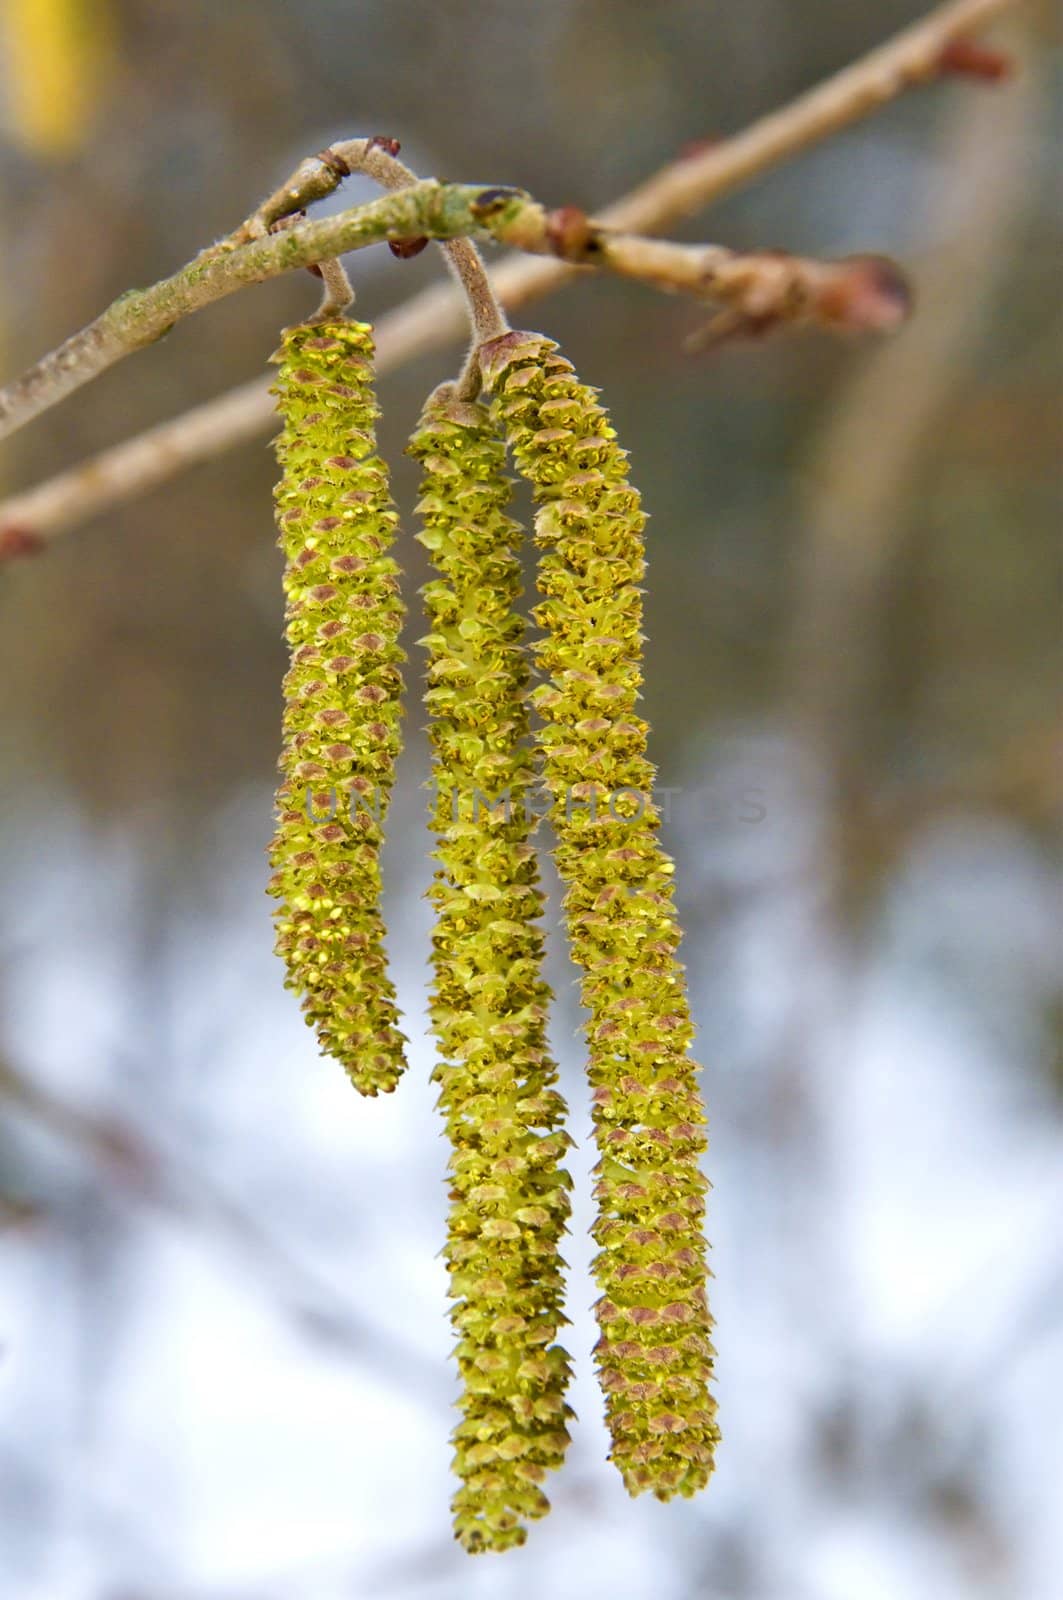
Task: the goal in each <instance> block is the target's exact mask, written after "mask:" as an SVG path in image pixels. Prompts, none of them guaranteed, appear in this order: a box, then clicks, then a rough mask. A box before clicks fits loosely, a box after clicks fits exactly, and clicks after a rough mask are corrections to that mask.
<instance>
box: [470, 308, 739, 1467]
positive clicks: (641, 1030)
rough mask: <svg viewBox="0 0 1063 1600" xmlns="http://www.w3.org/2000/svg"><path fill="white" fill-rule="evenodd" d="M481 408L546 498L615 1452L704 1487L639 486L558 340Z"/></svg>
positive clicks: (605, 1374)
mask: <svg viewBox="0 0 1063 1600" xmlns="http://www.w3.org/2000/svg"><path fill="white" fill-rule="evenodd" d="M481 368H482V371H483V376H484V383H485V386H486V388H487V389H488V390H489V391H490V392H491V393H492V395H493V400H492V413H493V416H494V418H495V423H496V426H497V427H498V429H499V430H500V431H501V432H503V433H504V434H505V436H506V438H507V440H508V443H509V447H510V449H511V451H512V453H513V457H514V459H515V461H516V464H517V467H518V468H519V470H520V472H521V473H522V474H523V476H524V477H526V478H527V479H528V480H529V481H530V482H531V484H532V485H533V486H534V492H535V499H536V501H537V504H538V506H539V510H538V513H537V516H536V522H535V527H536V542H537V544H538V547H539V550H540V552H541V556H540V566H539V591H540V595H541V596H542V599H541V603H540V604H539V605H538V607H537V608H536V610H535V613H534V615H535V619H536V621H537V623H538V624H539V625H540V627H541V628H542V630H543V637H542V639H541V641H540V642H539V643H538V644H537V646H536V649H537V655H538V663H539V667H540V669H541V672H542V674H543V677H544V679H545V681H544V683H543V684H542V685H541V686H540V687H539V688H538V689H537V690H536V691H535V693H534V696H533V699H534V702H535V705H536V707H537V708H538V711H539V713H540V714H541V719H542V728H541V735H540V740H541V749H542V760H543V778H544V783H545V786H546V788H547V790H548V792H549V795H550V804H551V810H550V816H551V821H552V824H553V828H554V832H555V835H556V839H557V865H558V870H559V872H560V875H561V878H562V880H563V882H564V884H565V886H566V894H565V899H564V910H565V917H566V923H567V928H568V933H569V939H570V943H571V948H572V952H573V956H574V958H575V960H576V963H577V965H578V967H579V968H580V970H581V974H582V978H581V994H582V999H583V1003H584V1006H585V1007H586V1009H587V1011H588V1013H589V1017H588V1021H587V1024H586V1031H587V1043H588V1057H589V1061H588V1071H589V1076H590V1082H591V1089H592V1103H593V1116H594V1123H595V1134H596V1139H597V1144H598V1149H599V1155H600V1159H599V1161H598V1164H597V1166H596V1168H595V1175H596V1179H597V1182H596V1187H595V1195H596V1198H597V1202H598V1215H597V1221H596V1223H595V1225H594V1228H593V1234H594V1238H595V1241H596V1243H597V1244H598V1246H599V1251H598V1254H597V1256H596V1258H595V1263H594V1270H595V1274H596V1278H597V1282H598V1286H599V1288H600V1290H601V1296H600V1298H599V1300H598V1301H597V1304H596V1307H595V1310H596V1315H597V1319H598V1323H599V1329H600V1338H599V1340H598V1343H597V1346H596V1352H595V1353H596V1359H597V1363H598V1369H599V1377H600V1382H601V1386H602V1389H603V1392H604V1395H605V1403H606V1420H607V1423H608V1426H609V1430H610V1434H611V1438H612V1449H611V1459H612V1460H613V1461H614V1462H615V1464H616V1466H617V1467H618V1469H619V1470H620V1472H621V1474H622V1476H623V1480H624V1483H625V1485H626V1487H627V1489H628V1490H629V1492H630V1493H632V1494H637V1493H640V1492H641V1491H643V1490H646V1489H649V1490H652V1491H653V1493H654V1494H656V1495H657V1496H658V1498H660V1499H668V1498H670V1497H671V1496H672V1495H674V1494H683V1495H689V1494H693V1493H694V1492H695V1491H696V1490H698V1489H700V1488H701V1487H703V1486H704V1484H705V1483H706V1481H707V1480H708V1477H709V1474H710V1472H711V1470H712V1466H713V1452H714V1446H715V1443H716V1440H717V1438H718V1428H717V1425H716V1406H715V1401H714V1399H713V1397H712V1395H711V1393H710V1390H709V1383H710V1379H711V1375H712V1368H713V1354H714V1352H713V1349H712V1345H711V1343H710V1333H711V1318H710V1316H709V1313H708V1309H707V1304H706V1280H707V1277H708V1266H707V1261H706V1246H705V1241H704V1236H703V1217H704V1196H705V1191H706V1188H707V1180H706V1179H705V1178H704V1176H703V1175H702V1172H701V1167H700V1157H701V1155H702V1152H703V1150H704V1148H705V1136H704V1123H705V1120H706V1119H705V1112H704V1109H703V1106H702V1101H701V1097H700V1094H699V1090H698V1084H697V1077H696V1068H695V1065H694V1063H693V1062H692V1061H691V1059H690V1057H689V1055H688V1050H689V1046H690V1044H691V1041H692V1037H693V1028H692V1025H691V1020H690V1011H689V1005H688V1001H687V994H686V986H685V978H684V974H683V970H682V967H681V966H680V964H679V961H678V959H677V954H676V951H677V946H678V944H679V938H680V934H679V928H678V926H677V922H676V917H675V910H674V906H673V864H672V862H671V860H670V858H669V857H668V856H667V855H666V853H665V852H664V850H663V849H662V848H661V845H660V842H659V839H658V836H657V832H658V826H659V817H658V813H657V811H656V809H655V807H654V804H653V800H652V784H653V777H654V769H653V767H652V765H651V764H650V762H649V760H648V758H647V755H646V734H647V727H646V723H645V722H644V721H643V720H642V718H641V717H639V716H638V714H637V709H636V706H637V700H638V695H639V688H640V685H641V681H642V675H641V655H642V644H643V634H642V594H641V590H640V588H639V584H640V582H641V579H642V577H643V574H644V571H645V552H644V543H643V537H642V533H643V526H644V522H645V518H644V515H643V513H642V510H641V505H640V501H639V496H638V494H637V492H636V491H635V489H633V488H632V486H631V485H630V483H629V482H628V472H627V458H626V456H625V453H624V452H623V451H622V450H621V449H620V448H619V446H618V445H617V443H616V436H615V433H614V431H613V429H612V427H611V426H610V424H609V420H608V417H607V416H606V414H605V412H604V411H603V409H602V407H601V406H600V405H599V404H598V403H597V400H596V396H595V391H594V390H592V389H589V388H587V387H586V386H585V385H583V384H581V383H580V382H579V381H578V379H577V378H576V377H575V374H574V373H573V370H572V367H571V366H570V364H569V363H568V362H567V361H566V360H565V359H564V358H563V357H562V356H560V355H559V354H558V353H557V346H556V345H555V344H554V343H553V342H552V341H551V340H548V339H544V338H542V337H540V336H539V335H536V334H522V333H511V334H506V335H503V336H502V337H501V338H499V339H495V340H492V341H490V342H489V343H488V344H486V345H485V346H484V347H483V350H482V355H481Z"/></svg>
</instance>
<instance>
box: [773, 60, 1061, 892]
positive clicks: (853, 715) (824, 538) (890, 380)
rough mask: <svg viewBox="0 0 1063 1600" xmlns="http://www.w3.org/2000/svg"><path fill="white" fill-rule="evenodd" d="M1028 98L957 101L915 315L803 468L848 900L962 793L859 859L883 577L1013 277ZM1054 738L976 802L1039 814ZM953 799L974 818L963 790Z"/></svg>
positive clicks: (801, 676) (896, 818)
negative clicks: (1003, 288)
mask: <svg viewBox="0 0 1063 1600" xmlns="http://www.w3.org/2000/svg"><path fill="white" fill-rule="evenodd" d="M1015 44H1016V47H1017V48H1018V47H1019V46H1020V45H1021V41H1019V40H1016V41H1015ZM1037 89H1038V74H1037V66H1036V62H1035V61H1033V60H1030V61H1028V62H1025V63H1024V71H1023V72H1022V74H1021V81H1020V82H1019V83H1017V84H1015V85H1013V87H1012V88H1011V89H1010V91H1009V93H1008V94H1007V95H1005V96H1003V97H1001V98H997V97H993V99H992V100H985V99H983V98H981V97H974V98H971V99H965V100H963V101H962V102H961V103H960V105H959V106H958V107H957V110H956V112H955V115H954V117H953V118H952V120H951V122H950V124H949V125H948V126H947V128H946V130H945V133H944V137H943V139H942V145H941V149H940V153H939V159H938V160H937V162H936V163H934V164H933V166H931V167H929V168H928V171H929V180H928V185H927V189H926V192H925V194H924V196H923V199H922V210H923V213H924V218H925V221H924V226H923V233H924V236H926V237H928V238H931V239H935V240H936V241H937V243H936V244H935V245H934V247H933V248H932V250H931V252H930V254H929V255H928V257H927V258H926V260H925V261H923V262H921V263H920V265H919V269H918V278H919V316H918V317H917V318H916V319H915V321H914V323H913V325H912V326H911V327H910V328H909V329H908V331H907V333H906V334H905V335H904V336H903V337H902V338H899V339H897V340H895V341H893V342H892V343H891V344H890V346H889V347H888V348H884V349H882V350H880V351H878V352H876V354H875V355H874V357H873V358H872V359H871V360H869V361H868V363H867V364H866V366H865V368H864V370H863V371H862V372H860V373H859V374H858V375H857V376H856V377H855V378H854V379H853V380H852V381H850V382H849V383H848V384H847V385H845V386H844V387H843V389H842V392H841V395H840V397H839V400H838V402H837V405H836V406H835V407H834V409H833V411H832V414H831V416H830V417H829V419H828V421H827V425H826V427H825V429H824V430H823V434H822V437H821V438H820V439H819V441H818V442H817V443H816V446H815V450H814V455H813V459H812V460H811V461H810V462H809V464H808V465H807V468H806V474H805V482H806V502H807V511H806V526H807V530H808V531H807V536H806V540H805V545H804V548H803V550H802V552H801V554H800V556H799V568H798V574H797V589H796V594H795V597H794V611H793V615H794V619H795V623H794V633H793V639H792V652H793V664H792V705H793V710H794V715H795V717H796V719H797V722H798V724H799V729H800V732H801V735H802V737H803V739H804V740H805V741H806V743H807V745H808V747H809V749H810V752H811V758H812V761H813V763H814V765H815V767H816V769H817V770H818V772H819V773H820V775H821V779H822V781H823V782H825V783H826V784H828V785H829V786H833V787H834V789H835V793H834V794H833V796H831V797H830V798H829V799H828V801H827V805H828V809H829V810H830V811H831V813H832V814H833V815H834V817H835V820H836V822H837V824H838V828H839V834H838V837H837V838H836V839H835V840H834V843H835V845H837V846H838V847H840V849H841V851H842V856H843V860H842V861H841V862H840V863H839V866H840V869H841V878H840V881H839V882H840V887H842V888H843V890H844V887H845V885H849V887H850V888H851V887H853V884H852V874H853V873H855V872H856V871H857V870H858V866H859V864H862V867H863V868H864V869H867V868H868V867H869V866H870V865H871V864H872V863H874V862H878V863H879V864H881V863H882V859H883V848H885V851H886V854H887V856H888V855H889V854H891V853H892V851H893V850H896V849H897V848H898V846H902V845H903V844H904V842H906V841H907V840H908V839H909V838H910V830H911V829H913V828H914V827H915V826H917V825H918V823H919V822H920V821H921V820H925V819H926V817H927V815H928V814H930V815H932V814H934V812H935V811H936V810H937V809H938V808H945V807H947V806H948V805H949V803H950V800H951V801H952V802H954V801H955V800H956V798H957V794H956V787H957V786H945V787H942V788H941V789H940V790H934V789H933V788H931V789H930V790H928V792H927V793H926V794H925V795H923V796H921V797H913V798H909V799H908V800H906V801H902V802H901V803H900V805H899V806H898V807H896V808H895V809H894V810H892V812H889V811H887V813H886V814H885V815H883V817H882V819H881V820H882V822H883V823H884V828H883V829H882V836H881V837H880V838H879V841H878V848H871V849H868V845H869V843H871V839H872V838H873V837H874V835H875V834H876V832H877V830H876V827H875V819H874V817H873V815H872V814H871V812H870V810H869V808H868V804H867V796H868V794H869V793H870V791H871V790H872V789H875V788H877V787H880V786H878V785H875V784H874V783H873V782H871V781H870V780H866V779H864V778H862V777H861V773H862V771H863V770H864V769H865V767H866V764H867V762H868V760H869V758H871V759H873V756H874V754H875V752H873V751H870V750H869V748H868V737H867V735H868V729H869V728H872V727H873V728H876V729H877V728H879V726H880V724H879V723H878V721H877V720H876V719H875V718H873V717H870V716H869V711H870V708H871V707H872V706H873V704H874V701H875V693H876V688H877V684H876V676H877V674H878V672H879V671H880V668H881V661H882V655H883V650H884V648H885V643H884V626H885V622H884V617H885V611H886V609H887V608H888V606H889V603H890V597H891V593H892V590H891V584H890V576H891V571H892V569H893V567H894V565H895V564H896V562H897V561H898V559H899V557H900V555H901V552H902V550H903V548H904V544H905V540H906V536H907V534H908V532H909V531H910V529H911V526H912V524H911V518H910V516H906V514H905V508H906V507H907V506H908V505H909V504H910V503H911V499H912V493H913V480H914V479H915V478H916V477H917V475H918V473H919V472H920V470H921V468H922V467H923V465H924V463H925V462H926V460H927V457H928V454H929V453H930V452H932V451H933V450H934V449H935V446H936V445H937V443H938V441H939V439H940V429H941V426H942V423H943V421H944V419H945V417H946V414H947V409H948V405H949V401H950V398H951V397H952V396H953V395H954V393H955V391H956V385H957V369H958V365H959V363H960V362H961V359H962V357H963V353H964V351H965V350H967V349H968V348H969V347H970V346H971V345H972V344H973V343H974V342H975V341H976V339H977V334H978V330H979V327H980V325H981V323H982V320H983V318H984V314H985V310H986V306H987V304H988V302H989V300H990V297H991V295H992V294H993V291H994V289H995V287H996V285H997V284H998V282H999V281H1000V279H1001V276H1002V274H1003V272H1004V269H1005V268H1006V266H1007V263H1008V251H1009V242H1010V240H1011V239H1012V237H1013V235H1014V229H1015V226H1016V224H1017V221H1018V219H1019V217H1020V215H1021V213H1022V208H1023V205H1024V201H1025V184H1026V183H1027V182H1029V181H1030V175H1029V173H1028V169H1027V167H1026V164H1025V160H1024V152H1025V150H1026V148H1027V147H1028V134H1029V131H1030V127H1031V123H1032V120H1033V117H1034V114H1035V110H1036V104H1035V102H1036V98H1037ZM1055 733H1056V730H1054V729H1053V730H1050V731H1049V732H1048V733H1047V734H1046V732H1045V730H1044V729H1037V730H1034V731H1033V735H1032V737H1027V738H1026V739H1024V740H1022V741H1019V743H1020V744H1021V745H1022V746H1023V748H1024V749H1025V751H1026V756H1027V759H1025V760H1023V761H1021V762H1020V763H1019V765H1018V766H1015V765H1014V763H1013V759H1012V758H1013V755H1014V749H1013V748H1009V749H1008V750H1007V751H1006V752H1004V757H1003V759H1004V766H1003V767H1002V769H1001V770H1000V771H999V772H995V771H994V772H989V773H984V772H983V773H981V774H979V775H978V780H979V781H978V782H977V784H976V787H975V790H974V791H973V793H974V794H975V795H980V796H981V797H982V798H983V801H984V802H986V803H992V800H993V799H994V798H997V799H1003V798H1004V797H1005V796H1008V797H1009V798H1010V804H1011V806H1012V807H1013V808H1015V807H1017V808H1018V809H1019V811H1020V813H1021V811H1022V810H1029V808H1030V807H1031V806H1032V808H1033V810H1034V812H1035V814H1036V813H1037V812H1038V811H1039V810H1041V809H1042V808H1043V806H1044V800H1045V798H1046V794H1047V791H1050V790H1051V789H1052V787H1053V779H1052V773H1053V754H1054V746H1055V738H1054V735H1055ZM1031 752H1032V759H1030V756H1031ZM1056 778H1057V779H1058V769H1057V770H1056ZM1017 783H1018V793H1017V794H1016V793H1015V792H1014V791H1015V789H1016V784H1017ZM958 787H959V789H960V792H961V793H962V795H963V797H964V800H965V802H966V803H967V804H968V805H969V804H970V801H971V799H972V790H971V787H970V785H967V784H965V785H961V786H958ZM1028 789H1029V790H1030V792H1029V793H1027V792H1026V791H1027V790H1028ZM891 834H892V844H891V838H890V835H891ZM826 865H827V863H825V862H821V863H818V864H817V867H816V871H817V874H818V875H819V881H820V882H822V883H826V882H828V881H830V879H831V876H832V875H831V873H830V872H828V871H825V870H824V869H825V867H826Z"/></svg>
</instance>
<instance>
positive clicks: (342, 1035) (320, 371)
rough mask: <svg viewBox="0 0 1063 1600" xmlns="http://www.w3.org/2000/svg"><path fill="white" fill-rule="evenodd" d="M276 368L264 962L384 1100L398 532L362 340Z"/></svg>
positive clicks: (390, 1024) (284, 360) (391, 1049)
mask: <svg viewBox="0 0 1063 1600" xmlns="http://www.w3.org/2000/svg"><path fill="white" fill-rule="evenodd" d="M273 359H274V361H276V362H277V363H278V365H279V371H278V374H277V380H276V383H275V384H274V386H273V393H274V394H275V395H276V397H277V405H278V409H279V411H280V415H281V418H282V421H283V429H282V432H281V434H280V436H279V438H278V440H277V445H276V448H277V456H278V460H279V462H280V465H281V468H282V477H281V481H280V483H279V485H278V487H277V491H276V507H277V525H278V529H279V534H280V545H281V548H282V549H283V551H284V555H285V573H284V590H285V595H286V597H287V608H286V613H285V615H286V637H287V640H288V646H289V651H290V656H291V662H290V666H289V670H288V673H287V675H286V677H285V679H284V721H283V749H282V753H281V757H280V761H279V766H280V770H281V773H282V781H281V784H280V788H279V790H278V811H279V820H278V824H277V832H276V836H275V838H274V840H273V844H272V846H271V851H270V860H271V863H272V865H273V867H274V869H275V871H274V876H273V878H272V880H271V883H270V892H271V893H273V894H275V895H277V896H278V897H279V899H280V905H279V906H278V908H277V912H276V919H275V920H276V929H277V951H278V953H279V954H280V955H282V956H283V958H284V961H285V963H286V965H287V969H288V976H287V978H286V980H285V981H286V983H287V985H288V987H289V988H291V989H294V990H295V991H296V992H297V993H298V994H300V995H301V996H302V997H303V1010H304V1011H305V1013H306V1017H307V1021H308V1022H309V1023H310V1024H311V1025H312V1026H313V1027H314V1029H315V1030H316V1032H317V1037H318V1039H319V1041H320V1043H321V1047H322V1050H323V1051H325V1053H326V1054H328V1055H331V1056H335V1058H336V1059H337V1060H338V1061H340V1062H341V1063H342V1065H343V1066H344V1068H345V1069H346V1071H347V1073H348V1076H349V1077H350V1079H351V1082H352V1083H353V1084H354V1086H355V1088H356V1089H358V1090H360V1091H361V1092H362V1093H363V1094H370V1095H375V1094H377V1093H378V1092H379V1091H381V1090H384V1091H387V1090H390V1089H393V1088H394V1087H395V1084H396V1082H397V1080H398V1078H399V1075H400V1073H401V1072H402V1070H403V1064H404V1062H403V1036H402V1034H401V1033H400V1032H399V1027H398V1013H397V1011H396V1005H395V990H394V988H393V986H392V983H391V981H390V979H389V977H388V974H387V967H386V962H385V955H384V943H383V935H384V929H383V923H382V919H381V912H380V891H381V885H380V860H379V857H380V847H381V844H382V841H383V831H382V829H383V822H384V818H385V816H386V813H387V807H388V801H389V798H390V793H391V785H392V777H393V772H394V764H395V758H396V756H397V754H398V751H399V747H400V731H399V722H400V715H401V707H400V694H401V690H402V678H401V670H400V663H401V662H402V661H403V660H404V655H403V652H402V650H401V649H400V647H399V644H398V636H399V629H400V627H401V624H402V620H403V602H402V599H401V596H400V593H399V585H398V567H397V565H396V563H395V561H394V560H393V559H392V557H391V555H390V554H389V552H390V549H391V546H392V543H393V540H394V537H395V526H396V520H397V519H396V514H395V510H394V507H393V505H392V502H391V499H390V496H389V492H388V474H387V469H386V467H385V466H384V463H383V462H382V461H381V460H380V459H379V457H378V456H377V455H376V454H375V450H376V439H375V431H374V430H375V424H376V418H377V414H378V413H377V406H376V402H375V400H374V396H373V387H372V377H373V341H372V335H371V331H370V329H369V327H368V325H367V324H365V323H361V322H349V321H345V320H343V319H342V318H341V319H336V320H334V321H330V322H325V323H316V324H301V325H300V326H298V327H294V328H289V329H287V330H286V331H285V333H284V335H283V342H282V344H281V348H280V350H279V351H278V353H277V354H276V355H275V356H274V358H273Z"/></svg>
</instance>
